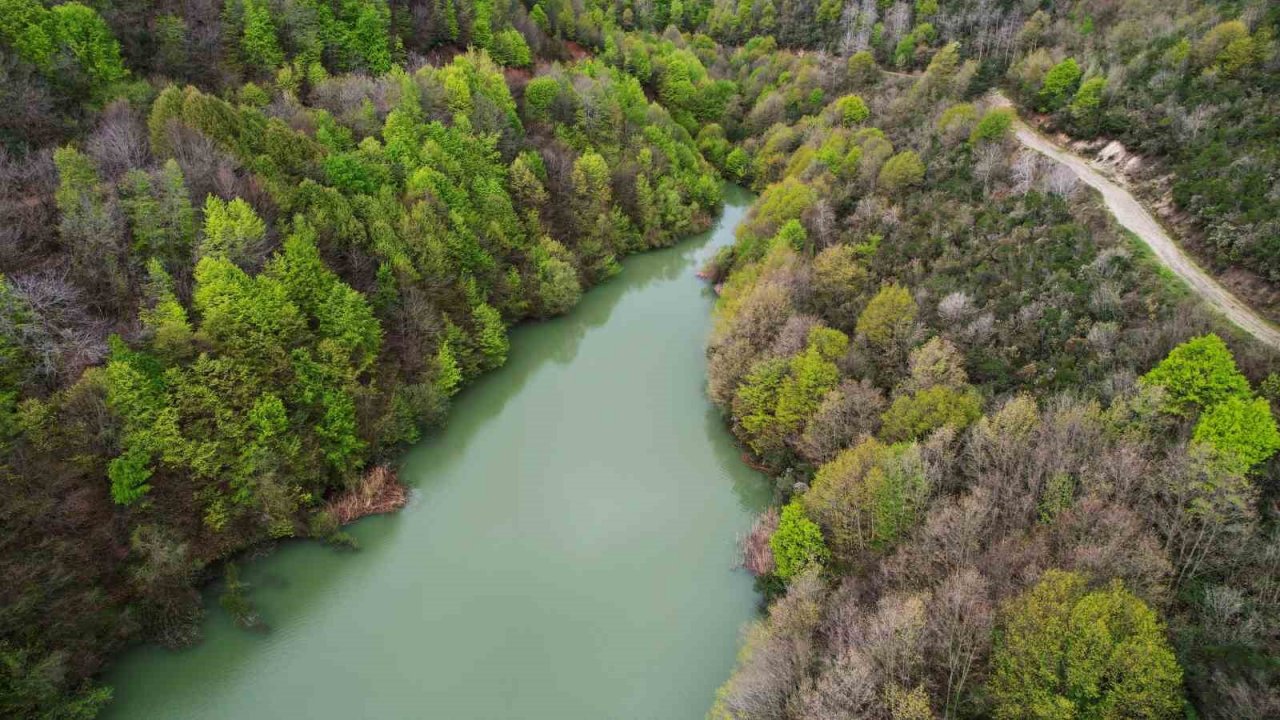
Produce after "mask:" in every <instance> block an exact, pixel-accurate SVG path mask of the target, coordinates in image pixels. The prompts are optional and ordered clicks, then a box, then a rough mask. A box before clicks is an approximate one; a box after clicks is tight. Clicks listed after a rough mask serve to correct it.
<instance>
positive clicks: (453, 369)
mask: <svg viewBox="0 0 1280 720" xmlns="http://www.w3.org/2000/svg"><path fill="white" fill-rule="evenodd" d="M435 361H436V380H435V386H436V389H437V390H439V391H440V394H441V395H444V396H445V397H450V396H452V395H453V394H454V393H456V392H457V391H458V389H459V388H460V387H461V386H462V368H460V367H459V366H458V361H457V360H456V359H455V358H454V356H453V350H452V349H451V348H450V347H449V341H448V340H445V341H444V342H442V343H440V349H439V350H437V351H436V358H435Z"/></svg>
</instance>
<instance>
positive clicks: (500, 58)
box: [489, 28, 533, 67]
mask: <svg viewBox="0 0 1280 720" xmlns="http://www.w3.org/2000/svg"><path fill="white" fill-rule="evenodd" d="M489 55H490V56H491V57H493V61H494V62H496V63H498V64H499V65H503V66H506V67H528V66H530V65H532V64H533V54H532V53H531V52H530V51H529V44H528V43H527V42H525V39H524V36H523V35H521V34H520V31H519V30H516V29H514V28H507V29H506V30H503V31H501V32H499V33H497V34H496V35H494V36H493V46H492V47H491V48H489Z"/></svg>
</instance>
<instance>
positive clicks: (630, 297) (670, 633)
mask: <svg viewBox="0 0 1280 720" xmlns="http://www.w3.org/2000/svg"><path fill="white" fill-rule="evenodd" d="M726 200H727V203H726V208H725V211H724V213H723V215H722V217H721V218H720V219H719V221H718V224H717V226H716V228H715V229H714V230H713V231H712V232H710V233H705V234H703V235H699V236H696V237H694V238H691V239H689V240H686V241H684V242H682V243H681V244H679V245H677V246H676V247H674V248H671V249H668V250H661V251H657V252H653V253H648V254H645V255H640V256H636V257H633V258H630V259H628V260H627V261H626V262H625V269H624V271H623V272H622V274H621V275H619V276H618V277H617V278H614V279H613V280H611V281H609V282H608V283H606V284H605V285H602V286H600V287H598V288H596V289H593V290H591V291H589V292H588V293H587V294H586V295H585V297H584V298H583V301H582V303H581V304H580V305H579V306H578V307H576V308H575V309H574V310H573V311H572V312H571V313H570V314H569V315H567V316H565V317H562V318H558V319H555V320H552V321H549V322H545V323H536V324H531V325H526V326H522V327H520V328H517V329H516V330H515V331H514V332H513V333H512V343H511V355H510V359H509V361H508V363H507V365H506V366H505V367H503V368H501V369H499V370H497V371H495V372H493V373H491V374H489V375H486V376H485V377H483V378H481V379H480V380H479V381H478V382H477V383H476V384H475V385H474V386H473V387H471V388H468V389H467V390H465V391H463V393H462V394H461V395H460V396H459V397H458V398H457V402H456V403H455V406H454V409H453V411H452V412H451V414H450V417H449V423H448V426H447V427H446V428H445V429H444V430H443V431H441V432H438V433H435V434H434V435H433V436H431V437H429V438H427V439H426V440H424V441H423V442H422V443H420V444H419V445H418V446H416V447H414V448H413V449H412V450H410V452H409V453H408V454H407V455H406V457H405V458H404V461H403V467H402V470H401V478H402V479H403V480H404V481H405V482H407V483H408V484H410V485H411V486H412V487H413V488H414V497H413V501H412V502H411V504H410V506H409V507H408V508H406V509H405V510H404V511H402V512H400V513H398V514H395V515H387V516H380V517H374V518H368V519H365V520H363V521H361V522H359V523H357V524H355V525H354V526H353V527H351V528H350V531H351V532H352V534H354V535H355V536H356V537H357V538H358V539H359V541H360V544H361V547H362V549H361V550H360V551H359V552H356V553H343V552H337V551H335V550H332V549H329V548H327V547H324V546H322V545H320V544H318V543H312V542H294V543H288V544H286V545H284V546H282V547H281V548H279V549H278V550H277V551H276V552H274V553H273V554H271V555H270V556H268V557H266V558H263V559H260V560H255V561H252V562H248V563H245V564H244V565H243V567H242V577H243V579H244V580H246V581H247V582H248V583H249V584H250V585H251V590H250V597H251V599H252V600H253V602H254V603H255V605H256V606H257V608H258V610H259V611H260V612H261V614H262V616H263V618H264V619H265V620H266V622H267V623H268V624H269V625H270V631H269V632H266V633H253V632H246V631H243V630H239V629H237V628H235V627H234V626H233V625H232V623H231V622H230V620H229V619H228V618H227V617H226V614H225V613H223V612H222V611H221V610H220V609H218V607H217V604H216V601H215V599H214V598H213V597H212V593H210V597H209V598H208V605H209V609H210V610H209V619H208V621H207V622H206V624H205V639H204V641H203V642H202V643H201V644H199V645H197V646H195V647H193V648H191V649H189V650H183V651H181V652H170V651H166V650H162V649H159V648H155V647H146V648H141V649H138V650H135V651H132V652H131V653H129V654H127V655H126V656H125V657H123V658H122V659H121V661H120V662H119V663H118V664H117V665H116V667H115V668H114V670H113V671H112V672H111V673H110V674H109V676H108V677H107V678H106V681H107V682H108V683H110V684H111V685H113V686H114V687H115V696H116V701H115V703H113V704H112V706H111V708H110V709H109V711H108V712H107V713H106V716H107V717H109V718H200V719H204V718H235V719H237V720H254V719H257V718H308V719H311V720H324V719H328V718H343V719H344V720H345V719H348V718H439V719H441V720H470V719H477V720H478V719H482V718H483V719H486V720H489V719H498V718H520V719H530V720H540V719H544V718H545V719H546V720H600V719H603V718H619V719H621V718H634V719H637V720H639V719H643V720H680V719H681V718H690V719H693V718H701V717H703V715H704V714H705V713H706V710H707V708H708V707H709V706H710V704H711V701H712V698H713V695H714V692H715V689H716V687H717V686H719V685H720V684H721V683H722V682H723V681H724V679H725V678H726V677H728V675H729V672H730V669H731V667H732V665H733V659H734V654H735V651H736V648H737V645H738V637H739V635H738V633H739V629H740V627H741V626H742V624H743V623H745V622H746V621H747V620H749V619H750V618H751V617H752V616H753V614H754V612H755V609H756V603H757V598H756V596H755V594H754V592H753V591H752V585H751V579H750V577H749V576H748V575H747V574H746V573H745V572H744V571H742V570H735V569H734V564H735V561H736V540H737V537H738V536H739V535H740V534H741V533H743V532H745V531H746V530H747V529H748V527H749V526H750V523H751V518H752V516H753V514H754V513H755V512H756V511H758V510H760V509H761V508H762V507H763V506H764V504H765V503H766V502H767V500H768V497H769V489H768V484H767V482H766V481H765V479H764V478H763V477H762V476H760V475H758V474H756V473H755V472H753V471H752V470H750V469H748V468H747V467H746V466H744V465H743V464H742V463H741V462H740V460H739V457H738V452H737V450H736V449H735V447H734V445H733V442H732V440H731V438H730V436H729V435H728V433H727V431H726V430H725V428H724V426H723V423H722V421H721V420H720V418H719V417H718V416H717V414H716V412H715V411H714V409H713V408H712V407H711V405H710V404H709V403H708V401H707V400H706V398H705V395H704V392H703V378H704V373H705V363H704V356H703V348H704V346H705V342H706V337H707V333H708V332H709V330H710V323H711V320H710V311H711V306H712V303H713V301H714V298H713V297H712V295H711V293H710V290H709V289H708V288H706V286H705V285H704V284H703V283H701V282H700V281H698V280H697V278H695V277H694V272H695V271H696V269H697V267H698V266H699V265H700V263H701V262H702V260H704V259H705V258H707V257H708V256H709V255H710V254H711V253H713V252H714V250H715V248H717V247H719V246H722V245H725V244H728V243H730V242H732V239H733V228H734V227H735V226H736V225H737V223H738V222H739V221H740V220H741V218H742V216H743V214H744V212H745V209H746V206H747V205H748V204H749V202H750V200H751V196H750V195H749V194H747V193H746V192H745V191H742V190H741V189H738V188H733V187H727V188H726Z"/></svg>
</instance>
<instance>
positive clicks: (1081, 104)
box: [1071, 77, 1107, 132]
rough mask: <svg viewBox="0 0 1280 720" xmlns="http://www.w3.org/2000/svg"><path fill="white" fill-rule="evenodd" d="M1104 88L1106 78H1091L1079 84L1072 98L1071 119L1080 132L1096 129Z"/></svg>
mask: <svg viewBox="0 0 1280 720" xmlns="http://www.w3.org/2000/svg"><path fill="white" fill-rule="evenodd" d="M1106 87H1107V79H1106V78H1104V77H1091V78H1089V79H1088V80H1085V81H1084V82H1083V83H1081V84H1080V89H1079V90H1077V91H1076V95H1075V97H1074V98H1072V100H1071V117H1072V119H1073V120H1075V121H1076V122H1077V123H1079V124H1080V126H1081V129H1082V130H1084V131H1086V132H1091V131H1092V130H1093V129H1094V128H1096V126H1097V123H1098V117H1099V113H1100V112H1101V108H1102V93H1103V91H1104V90H1106Z"/></svg>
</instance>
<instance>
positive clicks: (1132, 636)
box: [989, 570, 1182, 720]
mask: <svg viewBox="0 0 1280 720" xmlns="http://www.w3.org/2000/svg"><path fill="white" fill-rule="evenodd" d="M992 666H993V673H992V677H991V680H990V685H989V687H990V692H991V695H992V699H993V700H994V701H995V717H997V718H1000V719H1002V720H1003V719H1005V718H1008V719H1012V718H1031V717H1034V718H1085V717H1099V718H1104V717H1145V718H1173V717H1176V716H1178V715H1179V714H1180V712H1181V709H1182V670H1181V668H1179V667H1178V661H1177V660H1176V658H1175V657H1174V654H1173V651H1172V650H1171V649H1170V647H1169V643H1168V641H1167V640H1166V639H1165V634H1164V628H1163V627H1162V626H1161V624H1160V622H1159V620H1158V619H1157V617H1156V614H1155V612H1153V611H1152V610H1151V608H1150V607H1148V606H1147V604H1146V603H1144V602H1143V601H1142V600H1140V599H1139V598H1137V597H1136V596H1134V595H1133V594H1132V593H1130V592H1129V591H1127V590H1125V588H1124V586H1123V585H1122V584H1121V583H1120V582H1119V581H1115V582H1113V583H1112V584H1111V585H1109V586H1108V587H1107V588H1106V589H1104V590H1097V591H1094V592H1088V590H1087V586H1086V585H1085V581H1084V578H1082V577H1081V576H1080V575H1078V574H1075V573H1068V572H1062V571H1059V570H1050V571H1048V572H1046V573H1045V574H1044V576H1043V577H1042V578H1041V579H1040V582H1039V583H1037V584H1036V586H1035V587H1033V588H1032V589H1030V590H1028V591H1027V592H1026V593H1024V594H1023V595H1022V596H1021V597H1019V598H1017V599H1016V600H1014V601H1013V602H1012V603H1010V605H1009V606H1008V608H1007V609H1006V612H1005V623H1004V631H1003V633H1002V634H1001V635H1000V636H999V642H998V643H997V646H996V649H995V652H994V655H993V657H992Z"/></svg>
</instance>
